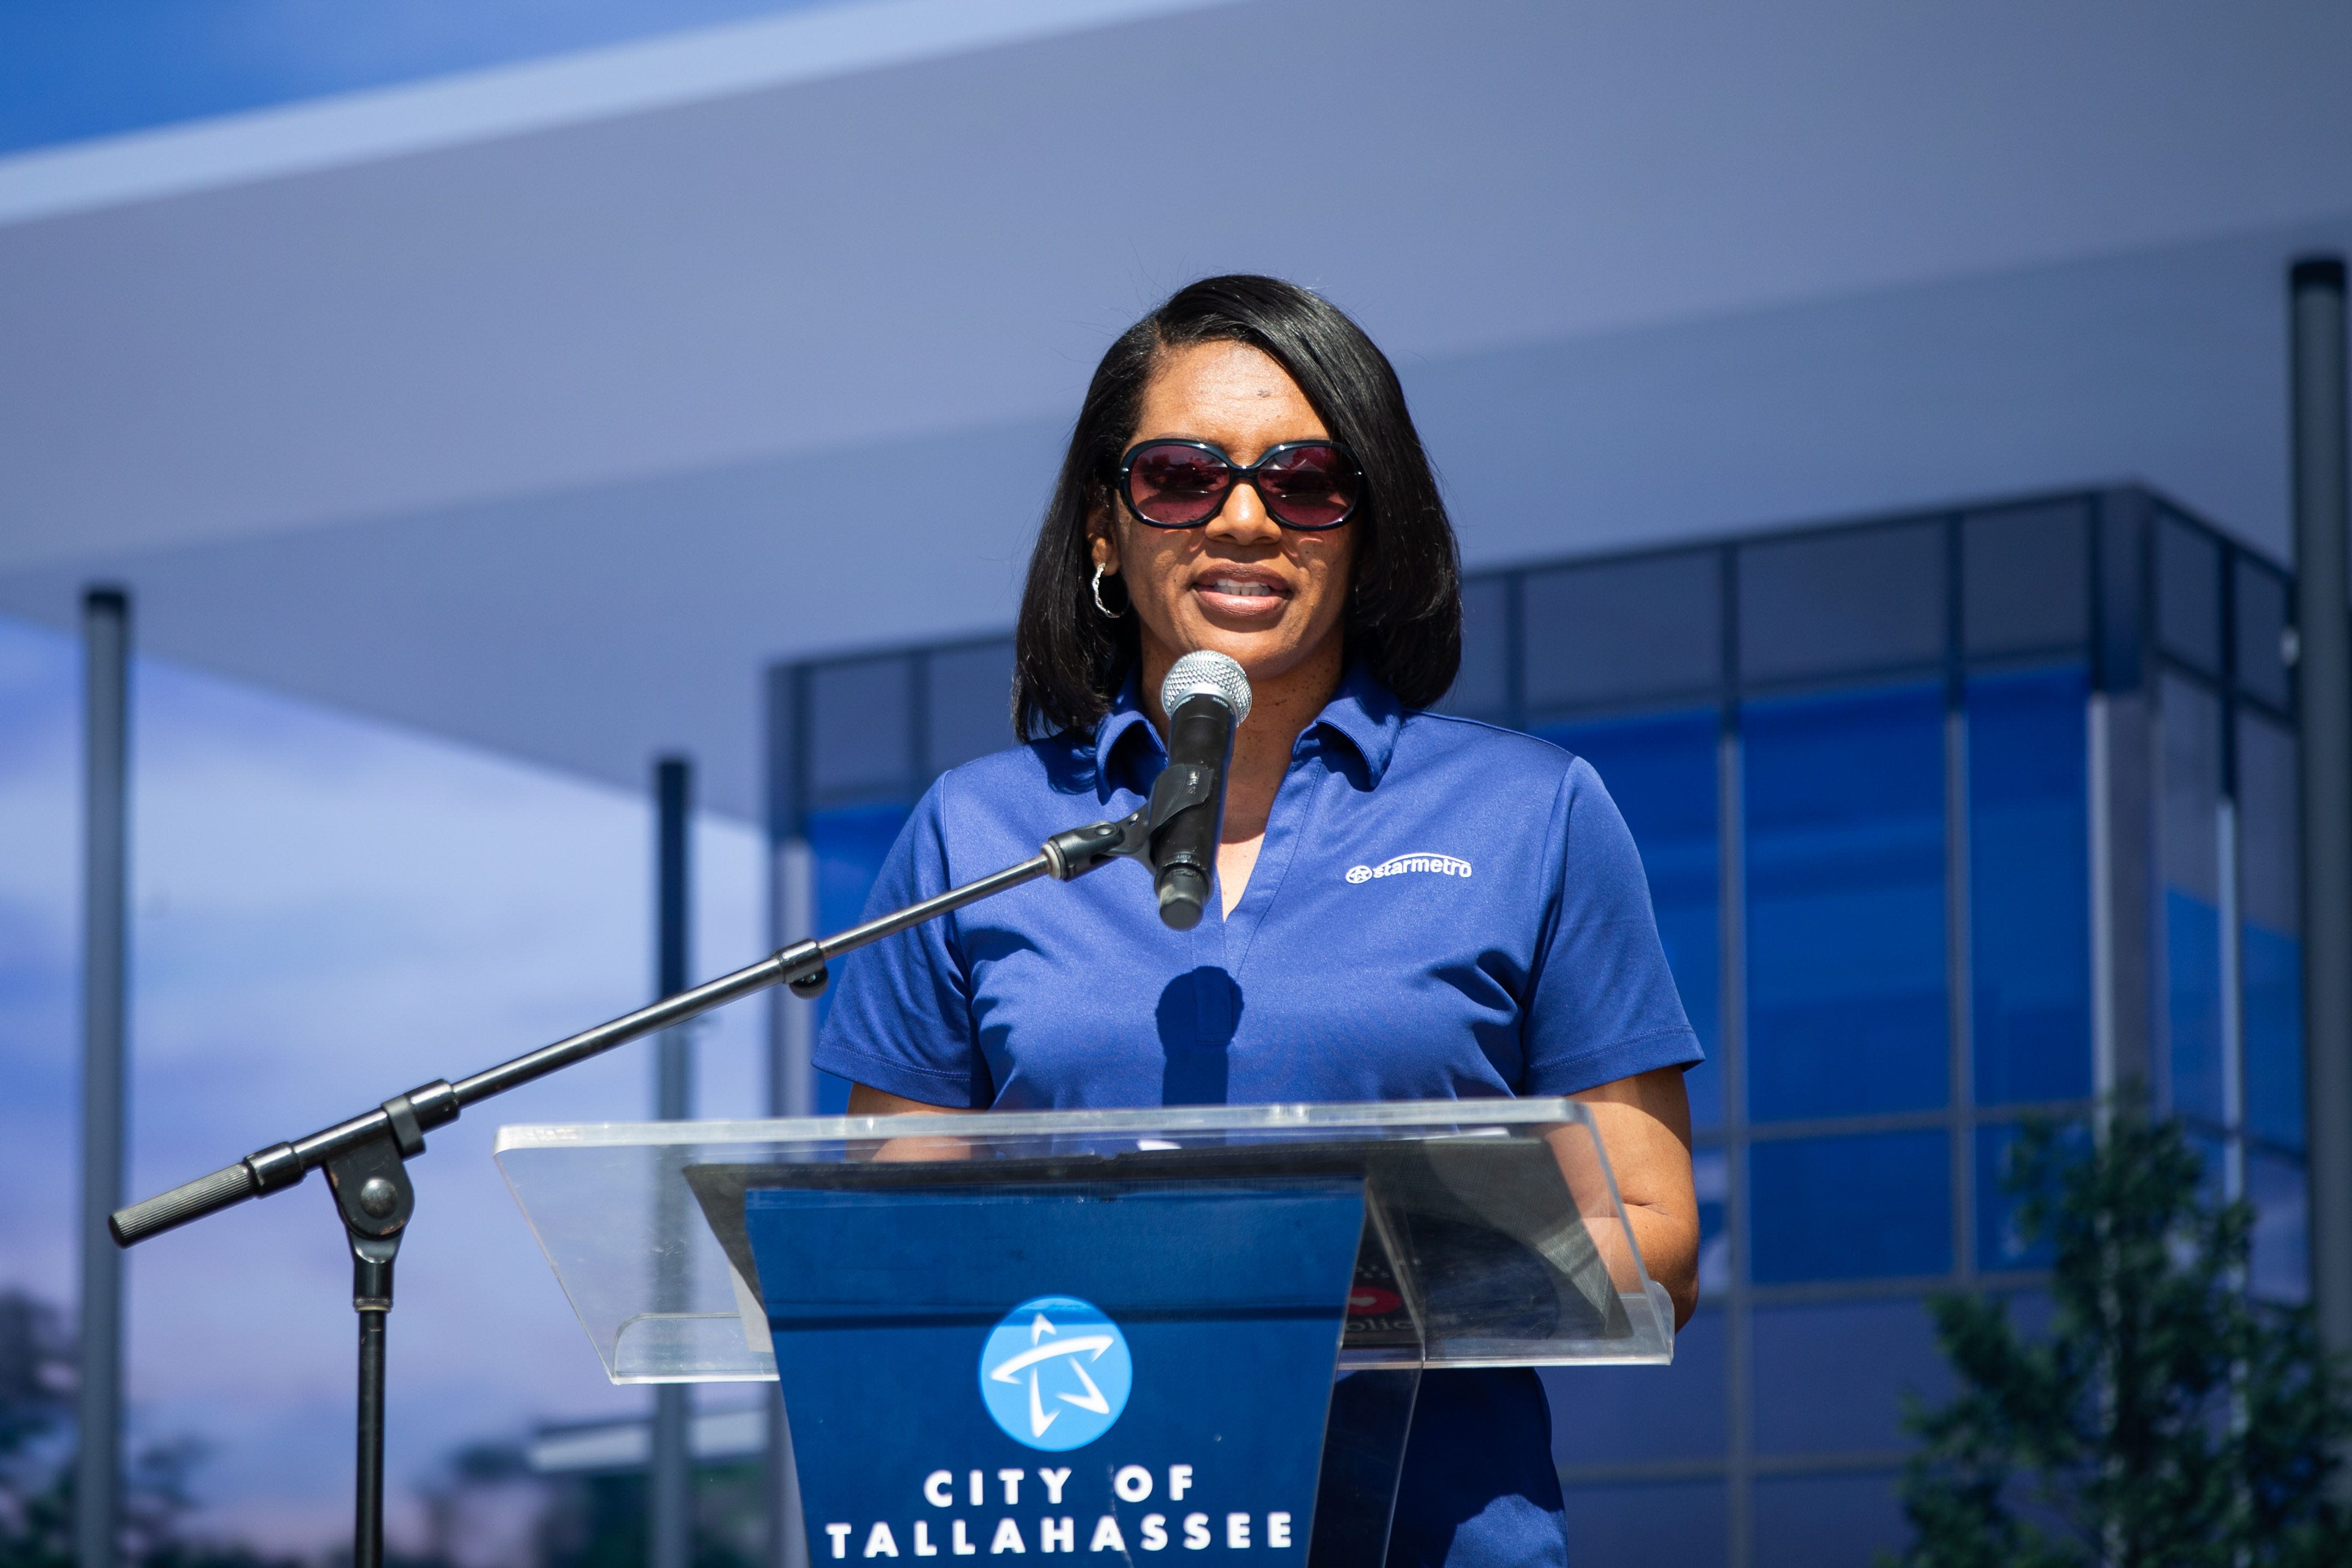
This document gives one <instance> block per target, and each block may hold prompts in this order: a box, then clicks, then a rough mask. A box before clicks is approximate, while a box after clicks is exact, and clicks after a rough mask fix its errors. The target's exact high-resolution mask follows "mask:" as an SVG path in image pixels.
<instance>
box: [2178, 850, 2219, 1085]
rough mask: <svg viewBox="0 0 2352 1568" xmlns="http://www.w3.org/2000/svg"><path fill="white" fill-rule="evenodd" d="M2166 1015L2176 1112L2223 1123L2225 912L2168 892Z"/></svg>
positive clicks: (2191, 896)
mask: <svg viewBox="0 0 2352 1568" xmlns="http://www.w3.org/2000/svg"><path fill="white" fill-rule="evenodd" d="M2164 963H2165V970H2164V1014H2165V1028H2166V1036H2167V1038H2168V1041H2169V1042H2170V1051H2169V1057H2168V1061H2169V1066H2170V1069H2171V1074H2170V1079H2169V1087H2170V1089H2171V1091H2172V1110H2175V1111H2176V1112H2178V1113H2179V1114H2180V1115H2182V1116H2194V1117H2199V1118H2201V1119H2203V1120H2205V1121H2213V1122H2219V1121H2221V1119H2222V1110H2223V1105H2222V1099H2221V910H2217V909H2215V908H2214V907H2213V906H2212V905H2211V904H2210V903H2209V902H2207V901H2206V900H2203V899H2200V898H2199V897H2197V896H2196V895H2195V894H2193V893H2189V892H2186V891H2184V890H2182V889H2179V888H2177V887H2174V888H2167V889H2164Z"/></svg>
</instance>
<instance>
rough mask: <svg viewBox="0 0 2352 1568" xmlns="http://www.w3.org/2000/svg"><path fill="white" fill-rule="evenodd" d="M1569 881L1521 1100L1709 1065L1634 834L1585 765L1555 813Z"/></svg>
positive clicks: (1554, 914)
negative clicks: (1662, 937)
mask: <svg viewBox="0 0 2352 1568" xmlns="http://www.w3.org/2000/svg"><path fill="white" fill-rule="evenodd" d="M1552 811H1553V815H1552V823H1551V827H1550V831H1549V841H1550V842H1551V844H1553V845H1555V846H1557V850H1558V853H1557V857H1556V858H1554V860H1553V862H1552V865H1553V868H1554V875H1555V877H1556V878H1557V879H1558V880H1557V883H1556V887H1555V890H1554V892H1553V896H1552V900H1551V908H1550V909H1549V911H1548V913H1547V919H1546V929H1545V931H1544V932H1543V945H1542V948H1541V951H1540V952H1539V953H1538V960H1537V967H1536V969H1535V972H1534V974H1533V977H1532V980H1531V982H1530V984H1529V986H1528V1000H1527V1010H1526V1023H1525V1033H1524V1042H1525V1046H1526V1052H1527V1056H1526V1060H1527V1076H1526V1079H1525V1081H1524V1082H1523V1083H1522V1084H1521V1085H1520V1092H1521V1093H1523V1094H1530V1095H1550V1094H1576V1093H1579V1092H1581V1091H1582V1090H1584V1089H1594V1088H1597V1087H1599V1086H1600V1085H1601V1084H1604V1083H1612V1082H1614V1081H1616V1080H1617V1079H1622V1078H1631V1077H1633V1075H1634V1074H1636V1073H1644V1072H1650V1071H1653V1070H1654V1069H1656V1068H1668V1067H1689V1066H1693V1065H1695V1064H1696V1063H1697V1062H1699V1061H1702V1060H1704V1059H1705V1058H1706V1053H1705V1052H1704V1051H1702V1050H1701V1049H1700V1048H1699V1043H1698V1036H1697V1034H1696V1032H1694V1031H1693V1030H1692V1028H1691V1026H1690V1020H1689V1018H1688V1017H1686V1016H1685V1015H1684V1013H1683V1004H1682V997H1681V995H1680V994H1679V993H1677V992H1676V991H1675V977H1674V974H1673V972H1672V971H1670V970H1669V969H1668V968H1667V967H1666V950H1665V946H1664V943H1663V942H1660V941H1659V940H1658V922H1657V919H1656V917H1655V916H1654V914H1653V913H1652V912H1651V910H1650V884H1649V879H1648V878H1647V877H1646V876H1645V875H1644V874H1643V870H1642V857H1641V855H1640V853H1639V852H1638V851H1637V850H1636V849H1635V848H1634V847H1633V834H1632V833H1630V832H1629V831H1627V829H1626V826H1625V819H1624V818H1623V817H1622V816H1620V815H1619V814H1618V811H1617V803H1616V802H1615V801H1612V800H1611V799H1610V798H1609V792H1608V790H1607V789H1606V788H1604V787H1603V786H1602V784H1601V775H1600V774H1598V773H1594V772H1593V771H1592V767H1591V764H1590V763H1586V762H1585V761H1583V760H1582V759H1581V758H1579V759H1577V760H1576V761H1574V762H1573V763H1570V766H1569V769H1568V772H1567V773H1566V774H1565V775H1563V776H1562V778H1561V780H1560V784H1559V793H1558V794H1557V795H1556V796H1555V797H1554V799H1553V803H1552Z"/></svg>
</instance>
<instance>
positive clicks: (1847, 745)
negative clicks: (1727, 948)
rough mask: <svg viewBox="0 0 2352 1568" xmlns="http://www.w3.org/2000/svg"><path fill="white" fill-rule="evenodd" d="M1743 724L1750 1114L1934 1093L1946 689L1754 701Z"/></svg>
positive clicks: (1873, 1104)
mask: <svg viewBox="0 0 2352 1568" xmlns="http://www.w3.org/2000/svg"><path fill="white" fill-rule="evenodd" d="M1741 724H1742V730H1743V735H1744V741H1745V752H1744V775H1745V779H1744V783H1745V796H1746V801H1745V804H1746V816H1747V858H1748V877H1747V883H1748V886H1747V903H1748V1085H1749V1088H1748V1106H1749V1113H1750V1115H1751V1116H1752V1117H1754V1118H1755V1119H1756V1120H1758V1121H1775V1120H1784V1119H1790V1118H1801V1117H1816V1116H1843V1115H1853V1114H1859V1113H1867V1112H1873V1111H1889V1110H1925V1109H1930V1108H1933V1107H1937V1106H1941V1105H1942V1104H1944V1103H1945V1101H1946V1100H1947V1098H1948V1095H1949V1092H1950V1084H1949V1076H1950V1075H1949V1067H1948V1053H1949V1041H1950V1027H1949V1022H1948V1005H1947V992H1946V984H1945V965H1946V952H1945V928H1944V861H1945V830H1944V702H1943V692H1942V689H1941V688H1939V687H1934V686H1910V687H1900V688H1892V689H1880V690H1876V691H1872V692H1866V693H1859V694H1841V695H1838V696H1832V697H1811V698H1800V699H1789V700H1776V701H1770V702H1757V703H1751V704H1749V705H1748V708H1747V709H1746V710H1745V712H1744V714H1743V716H1742V720H1741Z"/></svg>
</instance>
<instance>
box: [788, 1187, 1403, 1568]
mask: <svg viewBox="0 0 2352 1568" xmlns="http://www.w3.org/2000/svg"><path fill="white" fill-rule="evenodd" d="M743 1205H744V1206H743V1219H744V1227H745V1231H746V1233H747V1234H748V1238H749V1241H750V1244H751V1253H752V1256H753V1258H754V1260H755V1261H756V1263H757V1266H758V1272H759V1278H760V1281H761V1298H762V1300H763V1302H764V1305H765V1307H766V1310H767V1313H768V1321H769V1328H770V1331H771V1332H772V1335H773V1336H774V1345H775V1354H776V1368H777V1375H778V1377H779V1379H780V1381H781V1382H782V1389H783V1396H784V1406H785V1409H786V1411H787V1412H788V1414H789V1415H790V1418H791V1421H792V1428H793V1452H794V1455H795V1457H796V1458H797V1460H798V1463H799V1468H800V1480H801V1498H802V1509H803V1514H804V1516H805V1517H806V1519H807V1521H808V1529H809V1549H810V1552H811V1555H812V1557H813V1558H814V1560H815V1561H817V1562H820V1563H823V1562H833V1561H841V1560H849V1559H856V1560H859V1561H864V1560H868V1559H872V1558H891V1557H929V1556H977V1555H982V1554H986V1555H991V1556H1003V1555H1010V1554H1019V1555H1027V1554H1029V1553H1033V1552H1034V1553H1039V1554H1046V1553H1053V1552H1087V1553H1090V1554H1091V1553H1096V1552H1109V1553H1112V1554H1113V1555H1114V1556H1122V1557H1123V1556H1128V1555H1131V1554H1132V1553H1134V1552H1155V1551H1159V1550H1163V1549H1167V1548H1170V1547H1173V1548H1176V1549H1178V1550H1180V1551H1181V1550H1183V1549H1186V1548H1191V1549H1193V1550H1207V1549H1210V1548H1214V1549H1216V1550H1218V1551H1220V1552H1230V1551H1238V1550H1246V1551H1249V1552H1253V1553H1260V1552H1263V1553H1267V1554H1269V1556H1270V1558H1271V1560H1273V1561H1277V1562H1280V1561H1288V1562H1293V1563H1305V1562H1306V1561H1307V1537H1308V1533H1309V1526H1310V1524H1311V1521H1312V1518H1313V1512H1314V1506H1315V1498H1316V1480H1317V1474H1318V1462H1319V1458H1320V1455H1321V1451H1322V1445H1323V1433H1324V1422H1325V1417H1326V1415H1327V1412H1328V1405H1329V1401H1330V1393H1331V1377H1332V1368H1333V1364H1334V1361H1335V1359H1336V1357H1337V1355H1338V1353H1339V1343H1340V1336H1341V1331H1342V1329H1343V1326H1344V1323H1345V1314H1346V1311H1347V1303H1348V1299H1349V1291H1350V1289H1351V1286H1352V1284H1353V1282H1354V1279H1355V1269H1356V1260H1357V1251H1358V1246H1359V1243H1360V1239H1361V1237H1362V1235H1363V1231H1364V1196H1363V1184H1362V1181H1361V1180H1360V1178H1348V1177H1290V1178H1285V1177H1270V1178H1265V1179H1256V1180H1248V1181H1199V1182H1180V1183H1169V1182H1164V1181H1163V1182H1155V1183H1150V1184H1142V1183H1136V1184H1122V1183H1116V1182H1103V1183H1070V1184H1050V1185H1045V1184H1034V1185H1028V1184H1004V1185H989V1186H984V1187H974V1186H971V1185H968V1184H958V1185H941V1186H937V1187H925V1186H919V1185H915V1186H909V1185H904V1184H896V1183H894V1184H891V1185H890V1186H889V1187H888V1188H887V1190H875V1191H859V1190H843V1189H841V1188H839V1187H836V1186H825V1187H818V1188H810V1187H799V1186H776V1187H758V1186H755V1187H753V1188H752V1189H751V1190H750V1191H748V1192H746V1193H745V1194H744V1196H743Z"/></svg>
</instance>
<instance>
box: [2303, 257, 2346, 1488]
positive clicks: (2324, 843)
mask: <svg viewBox="0 0 2352 1568" xmlns="http://www.w3.org/2000/svg"><path fill="white" fill-rule="evenodd" d="M2288 296H2289V299H2290V301H2291V304H2290V320H2291V322H2292V330H2293V333H2294V551H2295V621H2296V632H2297V637H2298V639H2299V641H2298V653H2297V657H2296V679H2297V684H2298V687H2299V697H2300V703H2299V707H2300V710H2301V717H2302V731H2303V734H2302V739H2303V745H2302V758H2303V996H2304V1036H2303V1038H2304V1074H2305V1119H2306V1120H2305V1128H2306V1131H2305V1136H2306V1137H2307V1139H2308V1140H2309V1147H2310V1151H2311V1286H2312V1297H2313V1300H2314V1302H2315V1305H2316V1306H2317V1309H2318V1313H2319V1333H2320V1342H2321V1343H2322V1344H2323V1345H2325V1346H2326V1348H2327V1349H2328V1350H2329V1351H2332V1352H2335V1353H2336V1354H2338V1355H2342V1354H2346V1353H2347V1352H2352V574H2348V573H2347V560H2346V552H2347V540H2346V523H2347V518H2346V472H2345V443H2346V430H2345V385H2344V353H2345V344H2344V262H2343V258H2340V257H2315V258H2306V259H2304V260H2301V261H2298V262H2296V263H2295V264H2294V268H2292V269H2291V270H2290V271H2289V273H2288ZM2337 1483H2338V1488H2339V1495H2342V1494H2343V1493H2345V1492H2346V1491H2347V1490H2352V1469H2347V1470H2345V1471H2339V1472H2338V1475H2337Z"/></svg>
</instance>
